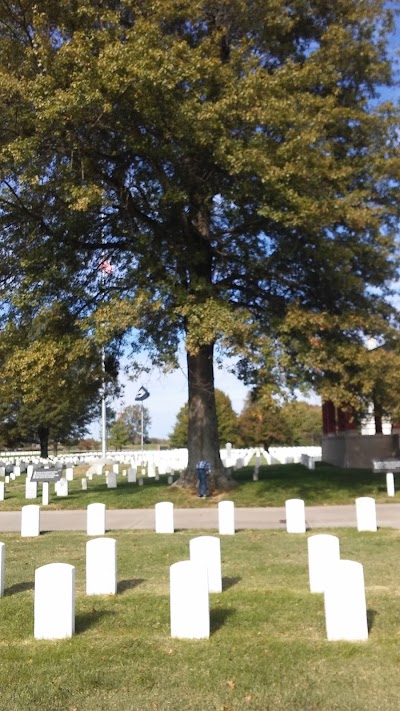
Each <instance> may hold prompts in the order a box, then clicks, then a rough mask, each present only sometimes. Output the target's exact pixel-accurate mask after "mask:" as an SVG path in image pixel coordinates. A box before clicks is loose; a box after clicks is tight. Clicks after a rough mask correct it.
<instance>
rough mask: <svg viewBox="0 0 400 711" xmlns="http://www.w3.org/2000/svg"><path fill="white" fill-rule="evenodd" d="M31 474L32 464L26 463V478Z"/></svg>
mask: <svg viewBox="0 0 400 711" xmlns="http://www.w3.org/2000/svg"><path fill="white" fill-rule="evenodd" d="M32 474H33V464H28V466H27V467H26V478H27V479H30V478H31V476H32Z"/></svg>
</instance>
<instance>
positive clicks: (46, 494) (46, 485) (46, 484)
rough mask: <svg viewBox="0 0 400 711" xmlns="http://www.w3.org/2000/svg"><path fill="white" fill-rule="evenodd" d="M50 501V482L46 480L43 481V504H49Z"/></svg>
mask: <svg viewBox="0 0 400 711" xmlns="http://www.w3.org/2000/svg"><path fill="white" fill-rule="evenodd" d="M48 503H49V482H48V481H44V482H43V483H42V505H43V506H47V504H48Z"/></svg>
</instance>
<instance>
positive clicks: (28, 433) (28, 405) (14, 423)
mask: <svg viewBox="0 0 400 711" xmlns="http://www.w3.org/2000/svg"><path fill="white" fill-rule="evenodd" d="M106 363H107V371H108V372H107V373H104V371H103V367H102V362H101V354H100V350H99V349H98V348H97V347H96V343H95V342H94V341H93V339H92V338H90V337H89V335H88V334H87V333H83V332H82V331H81V330H80V328H79V327H78V324H77V322H76V320H75V318H74V316H73V315H72V314H71V313H70V312H69V311H68V310H67V309H65V305H64V304H56V303H53V304H52V305H51V306H50V307H43V308H42V309H41V310H40V311H38V312H37V313H36V314H35V315H33V314H32V313H30V311H29V309H25V311H24V312H21V311H20V312H17V311H16V310H14V312H13V313H12V314H11V313H10V314H9V316H8V321H7V324H6V326H5V327H4V328H3V329H2V330H1V331H0V438H1V440H2V442H3V446H11V447H15V446H21V445H26V444H33V443H39V444H40V447H41V455H42V456H43V457H47V456H48V445H49V441H53V442H54V443H65V442H68V441H71V440H74V439H78V438H80V437H81V436H82V435H83V434H85V432H86V430H87V427H88V425H89V424H90V423H91V422H92V420H93V418H94V417H95V416H98V415H99V412H100V391H101V388H102V387H103V380H104V378H106V379H107V380H108V381H109V382H110V383H112V382H113V381H114V383H115V377H116V371H115V362H114V358H113V357H112V355H111V353H109V354H108V357H107V359H106ZM113 389H114V387H113Z"/></svg>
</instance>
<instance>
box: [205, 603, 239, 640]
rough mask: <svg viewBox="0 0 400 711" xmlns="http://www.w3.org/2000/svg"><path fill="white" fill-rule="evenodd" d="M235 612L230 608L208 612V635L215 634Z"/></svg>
mask: <svg viewBox="0 0 400 711" xmlns="http://www.w3.org/2000/svg"><path fill="white" fill-rule="evenodd" d="M235 612H236V610H234V609H232V608H230V609H228V608H217V609H216V610H211V611H210V634H214V632H217V631H218V630H219V629H220V628H221V627H223V625H224V624H225V622H226V620H227V619H228V617H230V616H231V615H234V614H235Z"/></svg>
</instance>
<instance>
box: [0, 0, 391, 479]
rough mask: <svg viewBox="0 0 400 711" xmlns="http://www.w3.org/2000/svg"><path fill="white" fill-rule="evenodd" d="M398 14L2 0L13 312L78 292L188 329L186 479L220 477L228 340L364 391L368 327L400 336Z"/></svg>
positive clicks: (6, 252)
mask: <svg viewBox="0 0 400 711" xmlns="http://www.w3.org/2000/svg"><path fill="white" fill-rule="evenodd" d="M392 28H393V18H392V16H391V13H390V11H389V10H388V9H386V4H385V2H384V0H368V1H365V2H358V3H354V2H353V0H330V2H329V3H327V2H321V0H267V1H266V0H251V1H250V0H228V1H226V0H213V1H212V2H211V0H179V2H178V0H151V1H150V0H105V1H104V2H101V3H100V2H98V0H83V1H82V2H79V3H77V2H76V0H57V2H56V1H55V0H43V2H41V3H40V4H32V3H31V2H30V0H17V1H16V2H13V3H12V4H9V3H7V4H6V3H1V5H0V99H1V101H0V123H1V126H2V128H1V133H0V176H1V178H0V229H1V232H2V242H1V247H0V254H1V262H0V277H1V283H2V286H3V289H2V299H3V303H4V304H5V306H4V309H5V311H4V313H5V314H6V309H7V305H8V304H9V301H10V299H11V300H12V299H13V298H16V294H18V298H19V299H25V300H29V301H30V302H32V303H37V304H40V303H41V302H42V301H43V300H50V301H51V300H52V299H53V300H54V299H56V300H65V301H67V302H68V303H70V304H73V305H74V308H75V309H76V310H79V311H80V313H81V314H85V315H86V317H87V318H88V319H92V323H93V328H95V327H96V328H98V329H99V333H100V334H103V335H102V337H104V338H106V337H108V336H110V337H111V335H114V336H115V335H117V336H118V335H121V334H122V333H123V332H125V331H126V330H127V329H129V328H132V327H134V328H135V331H134V334H135V346H136V347H138V348H140V347H143V346H145V347H146V348H147V349H148V350H149V351H150V353H151V354H152V355H153V357H154V359H158V360H159V361H161V362H169V363H171V362H173V360H174V355H175V352H176V349H177V347H178V344H179V342H180V340H181V339H182V338H184V340H185V345H186V349H187V363H188V394H189V440H188V442H189V468H188V474H187V476H188V479H190V478H192V479H194V477H195V474H194V465H195V462H196V461H197V460H198V459H199V458H203V457H205V458H207V459H209V461H210V462H211V464H212V467H213V471H214V472H215V473H216V475H217V479H218V482H219V483H221V484H223V483H224V477H223V474H222V465H221V462H220V459H219V453H218V427H217V418H216V411H215V396H214V384H213V362H214V357H215V355H218V354H219V353H220V352H222V351H223V352H225V353H228V354H230V355H235V356H237V357H239V373H240V375H241V376H242V377H246V378H247V379H248V381H249V382H252V381H254V380H256V379H257V378H259V377H261V378H262V379H264V381H265V382H267V383H269V384H271V383H277V384H278V385H281V384H282V382H283V381H286V382H285V384H286V385H287V384H289V385H290V384H291V383H294V382H295V383H296V384H297V385H298V384H299V383H304V384H306V385H311V386H314V387H316V388H317V389H318V388H321V387H322V386H323V384H324V382H327V383H328V385H329V388H330V394H333V395H334V397H336V398H341V397H342V396H343V391H344V390H349V389H350V390H351V392H352V397H353V399H354V400H357V398H359V390H360V382H361V381H362V377H361V374H362V372H363V369H364V368H365V367H366V358H365V357H364V352H365V348H364V339H365V335H366V334H370V335H378V336H382V334H384V335H385V337H386V338H387V339H391V342H392V343H397V340H398V338H397V319H396V314H395V311H394V309H392V308H391V307H390V305H389V302H388V297H389V295H390V285H391V283H392V282H393V280H394V279H396V277H397V268H398V261H397V253H396V229H397V226H398V216H399V204H398V186H399V152H398V128H399V125H398V115H397V113H396V110H395V109H394V107H392V106H391V105H390V104H389V103H384V104H382V105H379V88H380V86H382V85H385V84H387V83H390V81H391V67H390V63H389V61H388V57H387V53H386V40H387V35H388V33H389V32H390V31H391V30H392ZM104 256H106V257H107V258H109V259H110V260H111V262H112V263H113V264H114V265H115V266H114V273H113V275H111V277H110V280H109V281H108V282H107V288H103V289H101V288H100V287H99V285H98V280H96V279H95V278H94V275H95V274H96V270H97V267H98V265H99V263H100V261H101V260H102V259H104ZM101 304H102V305H101ZM330 356H333V358H332V361H331V359H330ZM331 362H333V365H331ZM369 372H370V375H371V377H370V378H369V382H370V391H371V392H372V390H373V389H374V387H375V385H374V383H373V377H372V370H371V369H370V371H369ZM362 382H364V381H362ZM343 384H344V385H343ZM363 387H364V386H363ZM383 389H384V388H380V391H381V392H383ZM369 394H370V393H369ZM366 395H367V393H366V388H365V387H364V389H363V393H362V397H366ZM357 402H358V400H357Z"/></svg>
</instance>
